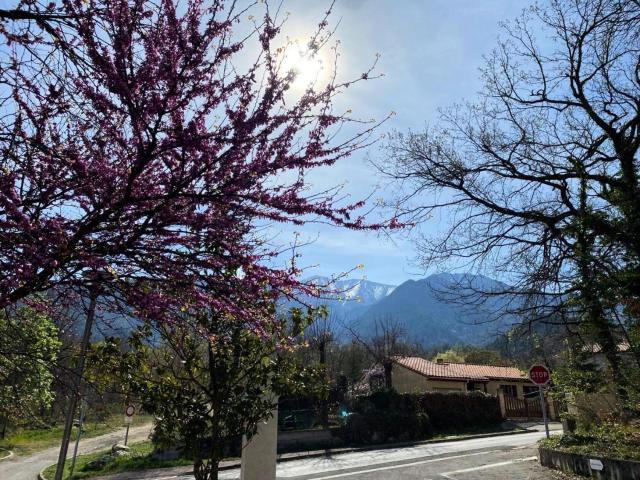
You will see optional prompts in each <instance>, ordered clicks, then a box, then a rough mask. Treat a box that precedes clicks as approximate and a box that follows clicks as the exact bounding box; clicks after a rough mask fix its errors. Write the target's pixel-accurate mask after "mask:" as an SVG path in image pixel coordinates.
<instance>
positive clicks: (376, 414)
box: [343, 391, 502, 445]
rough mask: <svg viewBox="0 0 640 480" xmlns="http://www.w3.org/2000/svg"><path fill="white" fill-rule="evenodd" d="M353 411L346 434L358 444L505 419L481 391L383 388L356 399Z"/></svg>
mask: <svg viewBox="0 0 640 480" xmlns="http://www.w3.org/2000/svg"><path fill="white" fill-rule="evenodd" d="M349 410H350V411H351V412H352V413H351V414H350V415H349V416H348V417H347V419H346V421H345V425H344V428H343V437H344V440H345V441H346V442H347V443H350V444H356V445H357V444H367V443H382V442H387V441H405V440H424V439H427V438H431V437H432V436H434V435H438V434H443V433H462V432H478V431H482V430H485V431H486V429H491V428H494V429H495V428H496V427H497V426H498V425H499V424H500V423H501V422H502V416H501V414H500V405H499V404H498V400H497V399H496V398H495V397H492V396H490V395H486V394H484V393H481V392H472V393H437V392H427V393H422V394H412V393H397V392H395V391H379V392H374V393H372V394H371V395H368V396H364V397H357V398H355V399H354V400H352V401H351V404H350V405H349Z"/></svg>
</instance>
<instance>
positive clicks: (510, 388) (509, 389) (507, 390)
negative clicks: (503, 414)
mask: <svg viewBox="0 0 640 480" xmlns="http://www.w3.org/2000/svg"><path fill="white" fill-rule="evenodd" d="M500 390H501V391H502V393H504V396H505V397H517V396H518V389H517V388H516V386H515V385H500Z"/></svg>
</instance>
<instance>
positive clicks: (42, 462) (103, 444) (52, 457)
mask: <svg viewBox="0 0 640 480" xmlns="http://www.w3.org/2000/svg"><path fill="white" fill-rule="evenodd" d="M150 432H151V424H148V425H141V426H138V427H132V428H131V429H130V430H129V442H137V441H141V440H145V439H146V438H147V437H148V436H149V433H150ZM123 441H124V429H122V430H117V431H115V432H112V433H108V434H106V435H102V436H100V437H93V438H87V439H84V440H82V439H80V446H79V448H78V454H79V455H84V454H86V453H91V452H95V451H96V450H104V449H105V448H108V447H110V446H111V445H113V444H114V443H118V442H123ZM73 447H74V444H73V443H72V444H71V445H69V454H68V457H71V455H72V454H73ZM59 451H60V447H54V448H48V449H46V450H42V451H41V452H38V453H35V454H33V455H29V456H26V457H19V456H17V455H14V456H13V457H12V458H10V459H8V460H2V461H0V479H1V480H35V479H36V478H37V477H38V473H40V471H41V470H42V469H43V468H46V467H48V466H49V465H51V464H53V463H56V462H57V461H58V453H59Z"/></svg>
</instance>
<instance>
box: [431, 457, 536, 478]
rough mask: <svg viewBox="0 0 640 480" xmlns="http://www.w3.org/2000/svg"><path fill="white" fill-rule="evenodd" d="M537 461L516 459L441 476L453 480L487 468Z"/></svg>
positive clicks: (528, 458)
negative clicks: (464, 474)
mask: <svg viewBox="0 0 640 480" xmlns="http://www.w3.org/2000/svg"><path fill="white" fill-rule="evenodd" d="M537 459H538V457H526V458H516V459H515V460H508V461H506V462H498V463H489V464H487V465H480V466H479V467H472V468H464V469H462V470H454V471H453V472H444V473H441V474H440V476H441V477H444V478H449V479H453V477H451V475H456V474H458V473H468V472H476V471H478V470H484V469H487V468H496V467H504V466H505V465H512V464H514V463H521V462H531V461H533V460H537Z"/></svg>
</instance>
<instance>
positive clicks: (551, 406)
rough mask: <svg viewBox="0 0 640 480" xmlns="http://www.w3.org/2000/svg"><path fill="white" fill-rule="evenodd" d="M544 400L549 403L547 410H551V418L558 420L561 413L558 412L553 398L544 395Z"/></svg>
mask: <svg viewBox="0 0 640 480" xmlns="http://www.w3.org/2000/svg"><path fill="white" fill-rule="evenodd" d="M544 401H545V403H546V404H547V411H548V412H549V420H558V419H559V418H560V415H559V414H558V412H556V406H555V404H554V403H553V398H551V397H550V396H549V395H546V394H545V396H544Z"/></svg>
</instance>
